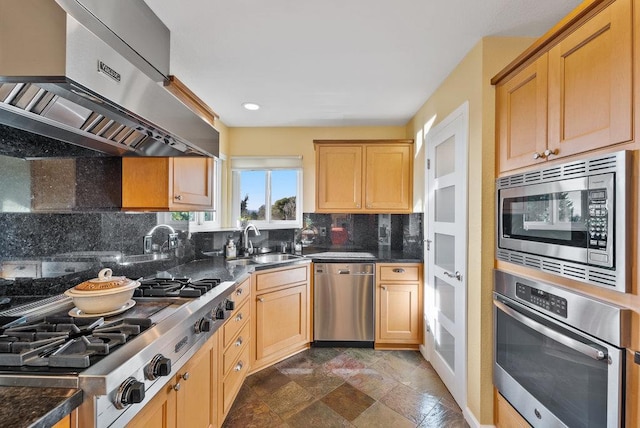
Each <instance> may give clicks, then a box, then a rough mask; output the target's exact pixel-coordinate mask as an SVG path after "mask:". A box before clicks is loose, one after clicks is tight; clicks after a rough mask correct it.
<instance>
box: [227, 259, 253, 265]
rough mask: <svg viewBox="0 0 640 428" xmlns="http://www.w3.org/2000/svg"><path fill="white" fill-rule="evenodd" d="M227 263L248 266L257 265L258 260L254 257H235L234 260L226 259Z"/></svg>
mask: <svg viewBox="0 0 640 428" xmlns="http://www.w3.org/2000/svg"><path fill="white" fill-rule="evenodd" d="M225 263H227V264H229V265H232V266H247V265H255V264H256V262H254V261H253V259H233V260H225Z"/></svg>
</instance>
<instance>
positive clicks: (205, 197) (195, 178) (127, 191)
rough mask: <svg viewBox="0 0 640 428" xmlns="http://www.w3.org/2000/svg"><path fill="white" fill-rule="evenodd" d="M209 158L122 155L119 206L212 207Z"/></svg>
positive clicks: (152, 208)
mask: <svg viewBox="0 0 640 428" xmlns="http://www.w3.org/2000/svg"><path fill="white" fill-rule="evenodd" d="M213 168H214V162H213V159H212V158H203V157H181V158H161V157H157V158H156V157H154V158H151V157H148V158H123V159H122V208H123V209H127V210H155V211H195V210H213V209H214V206H213V201H214V198H213V192H214V187H213V184H214V183H213V177H214V171H213Z"/></svg>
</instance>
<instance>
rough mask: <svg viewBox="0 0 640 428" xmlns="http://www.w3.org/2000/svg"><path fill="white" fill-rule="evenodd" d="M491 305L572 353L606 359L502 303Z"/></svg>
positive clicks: (605, 355)
mask: <svg viewBox="0 0 640 428" xmlns="http://www.w3.org/2000/svg"><path fill="white" fill-rule="evenodd" d="M493 304H494V305H496V306H497V307H498V309H500V310H501V311H502V312H504V313H505V314H507V315H509V316H510V317H512V318H514V319H516V320H517V321H520V322H521V323H522V324H524V325H526V326H527V327H530V328H532V329H533V330H535V331H537V332H538V333H540V334H543V335H545V336H547V337H549V338H551V339H553V340H555V341H556V342H560V343H562V344H563V345H565V346H568V347H569V348H571V349H573V350H574V351H577V352H580V353H581V354H584V355H586V356H588V357H591V358H593V359H594V360H604V359H605V358H606V357H607V353H606V352H603V351H602V350H600V349H596V348H594V347H593V346H589V345H587V344H585V343H582V342H580V341H578V340H575V339H572V338H570V337H568V336H565V335H563V334H561V333H558V332H557V331H555V330H552V329H550V328H549V327H547V326H544V325H542V324H540V323H539V322H536V321H534V320H532V319H531V318H528V317H526V316H524V315H522V314H521V313H520V312H518V311H515V310H513V309H511V308H510V307H509V306H507V305H505V304H504V303H502V302H498V301H496V300H494V301H493Z"/></svg>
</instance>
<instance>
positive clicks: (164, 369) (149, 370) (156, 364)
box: [144, 354, 171, 380]
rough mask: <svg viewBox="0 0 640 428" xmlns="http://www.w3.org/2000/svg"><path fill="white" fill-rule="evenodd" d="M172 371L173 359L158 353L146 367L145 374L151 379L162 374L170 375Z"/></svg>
mask: <svg viewBox="0 0 640 428" xmlns="http://www.w3.org/2000/svg"><path fill="white" fill-rule="evenodd" d="M169 373H171V360H170V359H169V358H167V357H165V356H164V355H162V354H157V355H156V356H155V357H153V359H151V362H150V363H149V364H147V366H146V367H145V368H144V375H145V377H146V378H147V379H149V380H154V379H157V378H159V377H160V376H168V375H169Z"/></svg>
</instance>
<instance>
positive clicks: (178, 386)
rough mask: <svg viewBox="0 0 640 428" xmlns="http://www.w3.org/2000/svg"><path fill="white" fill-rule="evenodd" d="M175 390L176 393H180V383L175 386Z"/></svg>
mask: <svg viewBox="0 0 640 428" xmlns="http://www.w3.org/2000/svg"><path fill="white" fill-rule="evenodd" d="M173 390H174V391H180V382H178V383H176V384H175V385H173Z"/></svg>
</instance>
